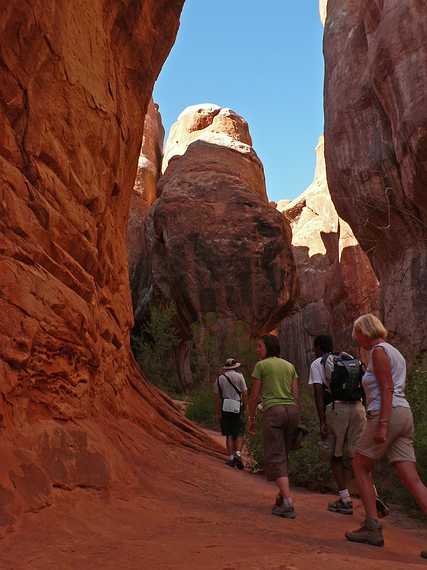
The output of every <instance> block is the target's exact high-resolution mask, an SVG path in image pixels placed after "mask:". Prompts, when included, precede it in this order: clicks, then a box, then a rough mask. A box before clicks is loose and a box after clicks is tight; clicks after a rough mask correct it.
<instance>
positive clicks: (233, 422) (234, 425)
mask: <svg viewBox="0 0 427 570" xmlns="http://www.w3.org/2000/svg"><path fill="white" fill-rule="evenodd" d="M221 433H222V435H227V436H230V437H232V438H234V439H236V437H239V436H241V435H243V434H244V433H245V418H244V416H243V414H242V413H240V414H233V413H231V412H222V413H221Z"/></svg>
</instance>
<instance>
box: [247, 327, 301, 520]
mask: <svg viewBox="0 0 427 570" xmlns="http://www.w3.org/2000/svg"><path fill="white" fill-rule="evenodd" d="M257 353H258V356H259V357H260V359H261V360H260V361H259V362H257V364H256V365H255V368H254V371H253V372H252V388H251V395H250V398H249V425H248V430H249V433H252V434H253V433H254V422H255V411H256V408H257V404H258V399H259V396H260V394H261V399H262V408H263V417H262V432H263V441H264V464H265V465H264V467H265V473H266V476H267V480H268V481H274V482H275V483H276V485H277V487H278V489H279V494H278V496H277V498H276V504H275V505H274V506H273V509H272V511H271V512H272V514H273V515H276V516H280V517H284V518H289V519H293V518H295V516H296V515H295V509H294V504H293V500H292V497H291V494H290V489H289V477H288V452H289V449H290V448H291V446H292V442H293V441H294V439H295V436H296V432H297V429H298V422H299V406H298V377H297V373H296V370H295V368H294V366H293V365H292V364H291V363H290V362H288V361H287V360H284V359H283V358H280V344H279V339H278V338H277V337H275V336H273V335H267V336H264V337H263V338H262V339H261V340H259V341H258V344H257Z"/></svg>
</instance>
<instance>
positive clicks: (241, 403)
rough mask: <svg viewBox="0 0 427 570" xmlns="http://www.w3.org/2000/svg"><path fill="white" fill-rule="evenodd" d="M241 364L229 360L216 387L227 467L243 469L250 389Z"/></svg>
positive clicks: (218, 413) (217, 407) (217, 408)
mask: <svg viewBox="0 0 427 570" xmlns="http://www.w3.org/2000/svg"><path fill="white" fill-rule="evenodd" d="M240 367H241V364H240V362H237V360H235V359H234V358H227V360H226V361H225V365H224V366H223V369H222V370H223V371H222V373H221V374H220V375H219V376H218V378H217V381H216V382H215V385H214V392H215V395H216V398H215V400H216V417H217V420H218V422H219V423H220V425H221V433H222V435H225V438H226V445H227V452H228V459H227V461H226V465H229V466H230V467H237V469H243V462H242V457H241V451H242V445H243V435H244V432H245V419H244V409H245V407H246V402H247V393H248V388H247V386H246V382H245V378H244V376H243V374H242V373H241V372H240V371H239V368H240Z"/></svg>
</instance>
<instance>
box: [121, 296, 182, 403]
mask: <svg viewBox="0 0 427 570" xmlns="http://www.w3.org/2000/svg"><path fill="white" fill-rule="evenodd" d="M175 323H176V308H175V306H174V305H173V304H168V305H164V306H152V307H151V309H150V315H149V319H148V320H147V322H145V323H144V324H143V325H142V327H141V330H140V331H139V332H138V334H136V335H134V336H133V337H132V350H133V353H134V356H135V359H136V361H137V362H138V364H139V365H140V366H141V369H142V370H143V372H144V374H145V375H146V377H147V379H148V380H149V381H150V382H152V383H153V384H155V385H156V386H158V387H159V388H161V389H162V390H165V391H167V392H169V393H172V394H173V393H176V392H178V393H179V392H180V391H181V387H180V383H179V378H178V372H177V366H176V357H175V350H176V348H177V347H178V344H179V335H178V331H177V328H176V324H175Z"/></svg>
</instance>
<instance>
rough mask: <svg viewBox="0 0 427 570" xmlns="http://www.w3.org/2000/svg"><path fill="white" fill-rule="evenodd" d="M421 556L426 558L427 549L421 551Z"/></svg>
mask: <svg viewBox="0 0 427 570" xmlns="http://www.w3.org/2000/svg"><path fill="white" fill-rule="evenodd" d="M421 558H427V550H422V551H421Z"/></svg>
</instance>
